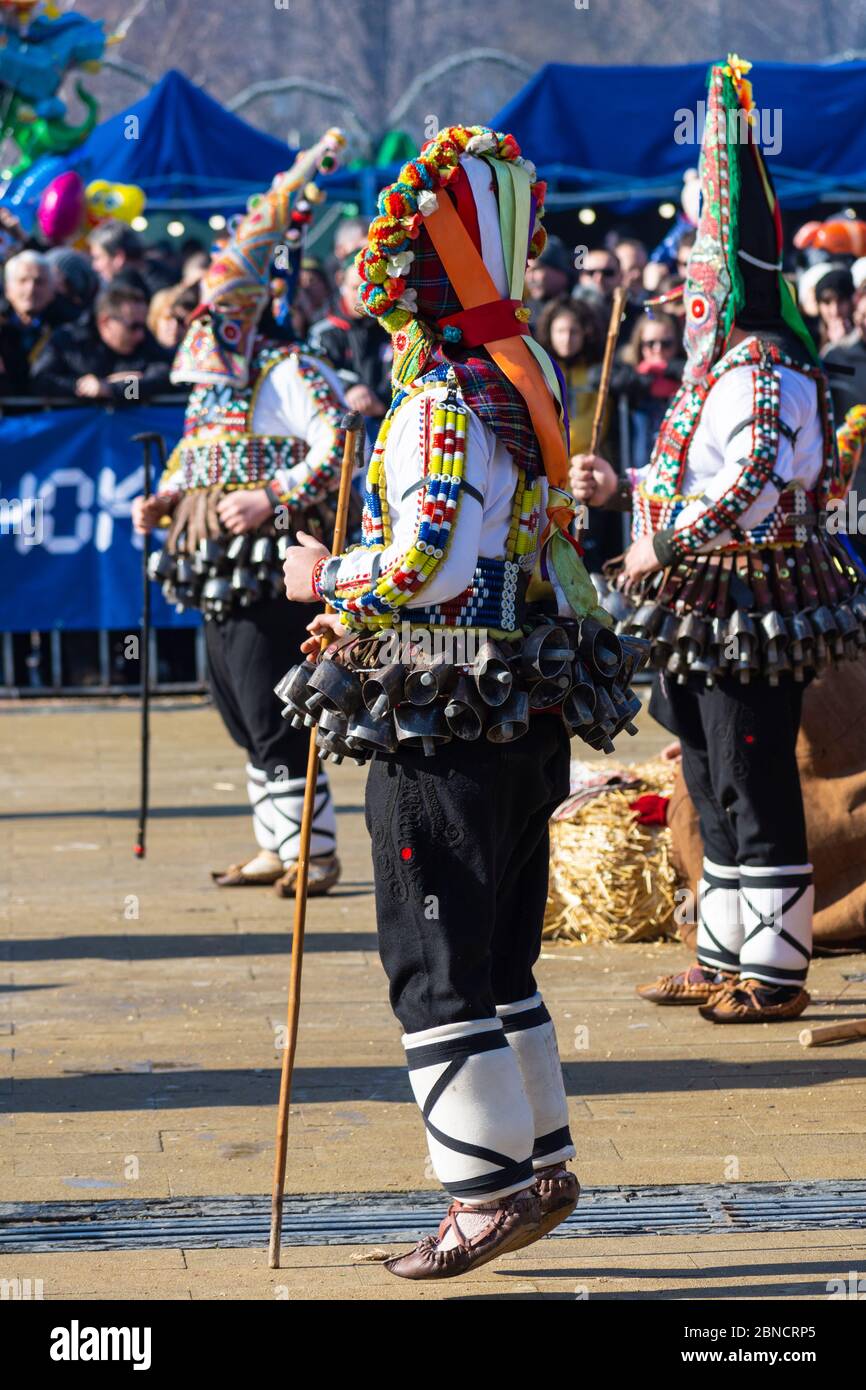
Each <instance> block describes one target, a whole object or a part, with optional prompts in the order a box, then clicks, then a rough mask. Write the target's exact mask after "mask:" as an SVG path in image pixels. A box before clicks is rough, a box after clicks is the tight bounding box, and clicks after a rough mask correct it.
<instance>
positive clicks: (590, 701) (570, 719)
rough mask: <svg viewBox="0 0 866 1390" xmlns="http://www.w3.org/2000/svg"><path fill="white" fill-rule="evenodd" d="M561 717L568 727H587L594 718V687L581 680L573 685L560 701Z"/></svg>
mask: <svg viewBox="0 0 866 1390" xmlns="http://www.w3.org/2000/svg"><path fill="white" fill-rule="evenodd" d="M562 717H563V719H564V720H565V722H566V724H567V725H568V727H569V729H572V730H574V729H583V728H588V727H589V725H590V724H592V722H593V719H594V718H595V689H594V688H593V686H591V685H585V684H584V683H583V682H581V683H580V684H579V685H573V686H572V687H571V689H570V690H569V692H568V694H567V695H566V697H565V699H564V700H563V702H562Z"/></svg>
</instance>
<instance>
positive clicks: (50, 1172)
mask: <svg viewBox="0 0 866 1390" xmlns="http://www.w3.org/2000/svg"><path fill="white" fill-rule="evenodd" d="M0 720H2V728H3V731H4V758H3V767H2V771H0V786H2V801H0V808H2V809H0V856H2V864H3V868H4V872H3V876H2V878H3V881H2V885H0V921H2V936H0V1201H7V1202H25V1201H26V1202H45V1203H50V1202H69V1201H83V1200H84V1201H86V1200H95V1201H99V1200H100V1199H102V1200H104V1199H108V1198H112V1199H116V1198H130V1197H135V1198H144V1197H157V1198H158V1197H177V1196H187V1195H200V1196H201V1195H209V1194H213V1195H224V1196H225V1195H231V1194H243V1193H250V1194H263V1193H269V1191H270V1185H271V1166H272V1161H273V1131H274V1121H275V1102H276V1096H277V1089H278V1068H279V1054H278V1052H277V1049H276V1046H275V1032H276V1030H277V1029H279V1028H280V1027H281V1025H282V1024H283V1022H284V1016H285V999H286V982H287V974H288V949H287V948H288V944H289V936H288V933H289V931H290V924H291V911H292V904H291V903H285V902H280V901H279V900H277V899H276V898H275V897H273V895H272V894H271V893H270V892H269V890H263V889H258V890H256V889H248V890H236V891H232V892H228V891H224V892H220V891H219V890H216V889H214V888H212V887H211V885H210V881H209V874H208V870H209V869H210V868H215V867H219V866H222V865H224V864H225V863H227V862H229V861H230V860H234V859H237V858H238V856H239V854H241V853H243V852H244V851H245V849H246V848H247V846H248V838H249V831H248V820H247V813H246V807H245V794H244V784H243V777H242V767H241V759H240V758H239V757H238V755H237V751H236V750H235V749H234V747H233V746H232V745H231V744H230V742H229V741H228V739H227V737H226V736H225V734H224V733H223V731H222V727H221V725H220V723H219V721H218V718H217V716H216V714H215V713H214V712H213V711H212V710H211V709H209V708H208V707H207V706H205V705H203V704H202V703H201V702H199V701H195V700H191V701H189V702H185V703H178V704H175V705H171V706H165V705H160V706H157V708H156V711H155V713H154V716H153V760H152V791H151V797H152V805H153V808H154V811H153V818H152V820H151V824H150V833H149V852H148V858H147V859H146V861H145V862H143V863H139V862H138V861H136V860H135V858H134V857H133V854H132V844H133V840H134V833H135V815H136V813H135V802H136V796H137V737H138V723H137V715H136V711H135V708H134V706H129V705H125V704H122V703H118V704H106V705H99V706H96V705H92V704H91V705H86V704H83V703H82V704H78V705H75V706H70V705H69V704H65V705H64V704H59V703H45V704H40V705H29V704H22V705H20V706H6V707H5V708H4V709H3V710H2V712H0ZM665 739H666V736H664V735H663V734H662V732H661V731H660V730H658V729H657V728H654V727H652V726H650V725H649V723H648V721H647V720H646V718H645V716H642V731H641V734H640V736H639V737H638V739H636V740H635V741H634V742H633V743H632V744H631V745H630V747H629V749H628V750H627V752H628V754H630V755H631V756H633V757H634V758H635V759H636V760H640V759H642V758H644V757H648V756H651V755H652V754H653V753H654V752H655V751H656V750H657V749H658V747H659V746H660V745H661V743H663V742H664V741H665ZM363 777H364V774H363V772H362V771H361V770H359V769H356V768H354V767H352V768H345V767H344V768H340V769H337V770H336V771H335V773H334V784H335V792H336V798H337V804H338V812H339V826H340V841H341V848H340V853H341V858H342V860H343V866H344V877H343V879H342V882H341V884H340V886H339V888H338V890H337V891H336V892H335V893H334V894H332V895H331V896H329V897H328V898H327V899H318V900H314V901H313V902H312V903H311V904H310V911H309V914H308V935H307V954H306V957H305V966H304V995H303V998H304V1004H303V1011H302V1020H301V1033H300V1045H299V1051H298V1070H297V1073H296V1082H295V1092H294V1104H293V1107H292V1115H291V1125H290V1135H289V1164H288V1179H287V1190H288V1191H289V1192H295V1193H315V1192H325V1193H327V1192H332V1191H335V1192H353V1191H357V1192H364V1191H386V1190H393V1191H395V1192H399V1191H417V1190H420V1189H432V1188H435V1183H434V1182H433V1180H432V1178H431V1177H430V1176H429V1170H428V1169H427V1166H426V1152H425V1143H424V1138H423V1132H422V1129H421V1127H420V1124H419V1120H418V1117H417V1113H416V1111H415V1108H414V1106H413V1104H412V1103H411V1101H410V1093H409V1089H408V1085H407V1083H406V1079H405V1074H404V1071H403V1066H402V1052H401V1048H400V1045H399V1029H398V1027H397V1025H396V1024H395V1022H394V1020H393V1018H392V1017H391V1014H390V1011H389V1008H388V1003H387V991H386V985H385V979H384V975H383V972H382V969H381V966H380V964H379V961H378V957H377V954H376V940H375V926H374V916H373V904H372V895H371V868H370V858H369V849H368V844H367V840H366V834H365V831H364V826H363V815H362V806H363ZM685 960H686V954H685V952H684V950H683V949H682V948H681V947H679V946H673V945H633V946H615V947H594V948H589V947H577V948H574V947H569V946H564V945H563V946H556V947H551V948H549V949H545V951H544V954H543V957H542V961H541V964H540V971H539V977H540V984H541V987H542V989H543V991H544V994H545V997H546V1000H547V1002H548V1005H549V1006H550V1008H551V1012H552V1013H553V1015H554V1018H555V1021H556V1025H557V1029H558V1033H559V1038H560V1043H561V1048H562V1053H563V1057H564V1060H565V1070H566V1080H567V1088H568V1092H569V1096H570V1105H571V1120H572V1129H573V1132H574V1135H575V1140H576V1143H577V1147H578V1160H577V1164H576V1168H577V1171H578V1173H579V1176H580V1178H581V1181H582V1183H583V1184H584V1186H586V1187H595V1186H599V1185H608V1184H624V1185H632V1184H633V1185H635V1186H638V1187H639V1186H641V1185H643V1184H677V1183H698V1184H700V1183H721V1182H725V1181H743V1182H759V1181H767V1180H772V1181H784V1180H785V1179H791V1180H798V1179H805V1180H813V1179H819V1178H863V1177H864V1176H866V1173H864V1168H866V1163H864V1151H866V1137H864V1136H866V1045H864V1044H863V1043H857V1044H854V1045H850V1046H845V1047H841V1048H833V1049H823V1050H815V1051H809V1052H806V1051H804V1050H803V1049H802V1048H801V1047H800V1046H799V1043H798V1042H797V1034H798V1031H799V1026H800V1025H799V1024H798V1023H792V1024H786V1025H779V1026H777V1027H769V1026H766V1025H764V1026H758V1027H749V1028H738V1029H719V1028H715V1029H714V1028H713V1027H712V1026H711V1025H709V1024H707V1023H704V1022H703V1021H702V1020H701V1019H700V1018H699V1017H698V1016H697V1014H696V1013H695V1012H693V1011H692V1010H689V1009H684V1010H677V1009H669V1010H654V1009H652V1008H650V1007H649V1006H646V1005H643V1004H642V1003H641V1002H640V1001H639V1000H638V999H636V998H635V995H634V985H635V984H636V983H637V982H638V981H640V980H642V979H645V978H647V977H648V976H650V975H653V974H655V973H658V972H659V971H660V970H661V969H668V968H673V967H675V966H677V965H679V964H680V963H682V962H684V961H685ZM858 975H859V976H860V977H861V978H860V979H859V980H858V979H857V978H853V979H849V978H846V977H848V976H854V977H856V976H858ZM811 988H812V992H813V997H814V1002H813V1005H812V1008H811V1010H810V1011H809V1015H808V1017H809V1018H811V1019H813V1020H816V1021H817V1020H825V1019H826V1020H832V1019H836V1018H838V1017H843V1016H845V1015H846V1014H849V1013H852V1014H855V1015H856V1014H858V1013H859V1014H862V1013H863V1012H864V1006H866V963H864V961H863V959H862V957H852V956H847V957H840V958H835V959H832V960H821V961H818V962H817V963H816V965H815V967H814V971H813V975H812V982H811ZM368 1255H369V1249H365V1247H362V1246H321V1247H303V1248H292V1247H288V1246H287V1247H286V1248H285V1249H284V1265H285V1267H284V1268H283V1269H282V1270H279V1271H269V1270H268V1269H267V1267H266V1259H265V1256H264V1253H263V1251H262V1250H258V1249H241V1250H227V1249H214V1250H198V1249H193V1250H186V1251H184V1250H182V1249H177V1250H157V1249H144V1250H141V1249H139V1250H135V1251H129V1252H126V1251H122V1250H121V1251H109V1252H105V1253H94V1252H87V1253H85V1252H72V1253H53V1254H52V1253H44V1254H38V1255H31V1254H19V1255H11V1256H10V1255H5V1254H4V1255H0V1279H12V1278H15V1277H21V1278H41V1279H42V1280H43V1284H44V1291H45V1297H46V1298H75V1297H82V1298H97V1297H142V1298H146V1297H161V1298H180V1299H185V1298H228V1299H238V1298H250V1299H257V1298H271V1297H291V1298H295V1297H298V1298H348V1297H351V1298H376V1299H379V1298H416V1299H417V1298H427V1299H429V1298H487V1297H500V1298H501V1297H512V1298H513V1297H526V1298H532V1297H561V1298H571V1299H574V1298H580V1297H583V1296H585V1295H586V1294H587V1293H588V1294H589V1295H590V1296H592V1297H599V1296H600V1297H604V1298H608V1297H623V1298H643V1297H655V1298H696V1299H701V1298H762V1297H768V1298H769V1297H792V1298H798V1297H820V1296H825V1295H826V1286H827V1281H828V1280H829V1279H832V1278H836V1277H847V1275H848V1273H849V1271H851V1270H857V1269H858V1268H859V1270H860V1271H861V1272H863V1271H866V1234H864V1233H863V1232H862V1231H852V1230H838V1231H836V1230H821V1231H812V1232H804V1233H797V1232H791V1233H778V1232H776V1233H770V1234H766V1233H740V1234H737V1235H718V1236H706V1235H704V1236H688V1237H686V1236H633V1237H623V1238H617V1239H615V1240H613V1239H603V1238H597V1237H592V1238H580V1239H566V1238H562V1239H555V1240H550V1241H546V1242H543V1243H542V1244H541V1245H538V1246H533V1247H530V1248H528V1249H527V1250H524V1251H522V1252H520V1253H519V1254H518V1255H515V1256H511V1257H505V1258H503V1259H502V1260H500V1261H499V1262H497V1263H496V1264H494V1265H493V1266H489V1267H487V1268H486V1269H484V1270H482V1271H479V1273H478V1274H477V1275H475V1276H472V1277H471V1278H470V1279H467V1280H464V1281H458V1283H445V1284H443V1285H438V1286H424V1287H418V1286H407V1285H404V1284H402V1283H401V1282H399V1281H397V1280H394V1279H391V1278H390V1277H389V1276H388V1275H387V1274H385V1273H384V1272H383V1271H382V1270H381V1269H379V1268H377V1267H376V1265H375V1264H372V1263H369V1262H366V1261H365V1259H364V1257H365V1256H368Z"/></svg>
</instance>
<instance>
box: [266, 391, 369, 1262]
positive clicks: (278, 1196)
mask: <svg viewBox="0 0 866 1390" xmlns="http://www.w3.org/2000/svg"><path fill="white" fill-rule="evenodd" d="M342 428H343V429H344V430H345V431H346V441H345V445H344V447H343V463H342V469H341V472H340V491H339V494H338V497H337V516H336V520H335V522H334V541H333V547H332V553H333V554H334V555H339V553H340V551H341V550H342V549H343V547H344V546H345V544H346V520H347V517H348V514H349V496H350V493H351V488H352V477H353V474H354V471H355V459H356V455H357V449H358V441H359V439H360V438H361V437H362V435H363V420H362V417H361V416H360V415H358V414H357V413H356V412H355V411H350V412H349V413H348V414H347V415H344V417H343V421H342ZM305 549H307V547H305ZM315 551H316V552H317V553H320V547H318V546H316V547H315ZM290 554H291V552H290ZM299 558H300V557H299ZM286 568H287V569H288V568H289V566H288V564H287V566H286ZM289 596H290V597H291V594H290V595H289ZM330 640H331V634H330V632H328V631H326V632H325V633H324V634H323V636H322V637H321V639H320V640H319V642H318V648H319V654H320V655H321V653H322V652H324V650H325V648H326V647H327V645H328V643H329V641H330ZM318 774H319V758H318V750H317V747H316V726H315V724H314V725H313V727H312V728H311V729H310V752H309V757H308V758H307V781H306V786H305V788H304V809H303V814H302V817H301V843H300V848H299V850H298V873H297V879H296V884H295V921H294V928H293V931H292V959H291V965H290V970H289V1006H288V1021H287V1024H286V1042H285V1048H284V1051H283V1066H282V1074H281V1077H280V1100H279V1108H278V1110H277V1142H276V1156H275V1160H274V1187H273V1195H272V1198H271V1238H270V1244H269V1246H268V1266H269V1268H270V1269H279V1267H280V1229H281V1226H282V1219H283V1188H284V1186H285V1181H286V1148H287V1143H288V1129H289V1104H290V1102H291V1098H292V1074H293V1071H294V1066H295V1050H296V1046H297V1040H298V1016H299V1013H300V1007H301V966H302V963H303V956H304V927H305V924H306V916H307V881H308V874H309V861H310V832H311V830H312V824H313V807H314V805H315V798H316V780H317V778H318Z"/></svg>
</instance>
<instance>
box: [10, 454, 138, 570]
mask: <svg viewBox="0 0 866 1390" xmlns="http://www.w3.org/2000/svg"><path fill="white" fill-rule="evenodd" d="M143 486H144V469H143V468H142V467H141V465H139V467H138V468H134V469H133V471H132V472H131V473H129V474H127V476H126V477H125V478H123V479H122V480H121V481H120V482H118V480H117V474H116V473H115V471H114V469H113V468H102V469H100V471H99V476H98V479H97V480H96V481H95V482H94V480H93V478H90V477H88V475H87V474H86V473H84V472H83V471H82V470H81V469H80V468H56V469H54V471H53V472H51V473H49V474H48V476H47V477H46V478H43V479H42V481H41V482H39V481H38V479H37V478H36V475H35V473H25V474H24V476H23V477H22V479H21V487H20V493H21V496H22V497H27V498H31V497H32V498H33V499H34V500H35V501H36V502H37V503H38V504H39V507H40V512H41V518H40V519H41V523H42V525H41V535H40V537H39V539H38V540H34V539H33V538H32V537H28V536H27V535H26V534H23V533H22V534H20V535H19V534H16V535H15V546H16V549H17V550H18V551H20V552H26V551H29V550H31V549H32V548H33V546H34V545H38V544H40V543H41V544H42V545H44V547H45V549H46V550H47V552H48V553H49V555H77V554H78V552H79V551H80V550H83V548H84V547H85V546H86V545H88V544H89V543H90V542H91V541H93V543H94V545H95V546H96V549H97V550H98V551H99V553H100V554H104V553H105V551H107V550H110V549H111V546H112V544H113V543H114V523H115V521H128V520H129V517H130V516H131V514H132V502H133V499H134V498H135V497H137V496H138V494H139V493H140V492H141V489H142V487H143ZM61 488H74V489H75V504H76V508H77V510H76V515H75V521H74V529H73V531H72V532H71V534H67V535H58V533H57V517H55V515H54V507H55V504H56V502H57V494H58V492H59V491H60V489H61ZM94 503H96V504H97V505H98V508H99V510H98V511H97V512H96V514H95V517H94V512H93V506H94ZM130 539H131V541H132V544H133V545H134V546H135V548H136V549H137V550H140V549H141V547H142V544H143V540H142V537H141V536H139V535H137V534H136V533H135V532H132V534H131V537H130Z"/></svg>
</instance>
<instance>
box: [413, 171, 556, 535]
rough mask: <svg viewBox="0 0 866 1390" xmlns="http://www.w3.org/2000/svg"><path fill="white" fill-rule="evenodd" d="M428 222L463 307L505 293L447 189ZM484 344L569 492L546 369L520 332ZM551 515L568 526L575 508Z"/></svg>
mask: <svg viewBox="0 0 866 1390" xmlns="http://www.w3.org/2000/svg"><path fill="white" fill-rule="evenodd" d="M424 226H425V227H426V228H427V231H428V232H429V233H430V240H431V241H432V243H433V247H434V249H435V251H436V253H437V255H438V256H439V259H440V261H441V262H442V264H443V266H444V267H445V272H446V274H447V276H448V279H449V280H450V281H451V284H452V285H453V286H454V289H455V290H456V291H457V296H458V298H459V300H460V302H461V304H462V305H463V308H464V309H476V308H478V307H479V306H480V305H484V304H489V303H490V301H491V300H493V299H501V298H502V296H501V295H500V294H499V291H498V290H497V288H496V286H495V284H494V283H493V279H492V277H491V275H490V272H489V270H488V269H487V266H486V265H485V264H484V261H483V260H482V259H481V256H480V255H479V253H478V251H477V250H476V248H475V245H474V243H473V241H472V238H471V237H470V235H469V233H468V232H467V230H466V228H465V227H464V225H463V223H462V222H461V221H460V217H459V215H458V213H457V210H456V208H455V207H454V204H453V203H452V202H451V199H450V198H449V197H448V194H447V193H446V192H445V190H444V189H443V190H442V191H441V192H440V194H439V206H438V208H437V209H436V211H435V212H432V213H430V215H429V216H428V217H425V218H424ZM485 347H486V348H487V351H488V352H489V353H490V356H491V357H492V358H493V361H494V362H495V363H496V365H497V367H499V368H500V370H501V371H502V372H503V373H504V375H505V376H506V377H507V378H508V380H509V381H510V382H511V383H512V385H513V386H515V387H516V388H517V390H518V391H519V392H520V394H521V396H522V397H523V399H524V401H525V402H526V405H527V409H528V410H529V415H530V418H531V420H532V426H533V429H534V430H535V433H536V436H537V438H538V442H539V445H540V446H541V457H542V460H543V462H544V471H545V474H546V475H547V480H548V482H549V483H550V485H551V486H552V487H556V488H559V489H561V491H563V492H568V454H567V452H566V448H565V436H564V433H563V429H562V424H561V422H560V419H559V414H558V411H557V409H556V404H555V402H554V400H553V397H552V395H551V394H550V390H549V388H548V385H547V382H546V381H545V379H544V373H543V372H542V370H541V368H540V366H539V365H538V362H537V361H536V359H535V358H534V357H533V355H532V351H531V349H530V348H529V347H527V345H526V343H525V342H524V341H523V338H522V337H521V336H520V335H519V334H518V333H515V335H514V337H511V338H496V339H494V340H493V342H490V343H485ZM548 517H549V518H550V520H551V521H552V522H553V523H554V525H555V526H558V527H559V528H560V529H561V530H563V531H567V530H568V528H569V526H570V524H571V521H572V513H571V511H570V510H569V509H568V508H565V507H559V508H552V509H550V510H549V511H548Z"/></svg>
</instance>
